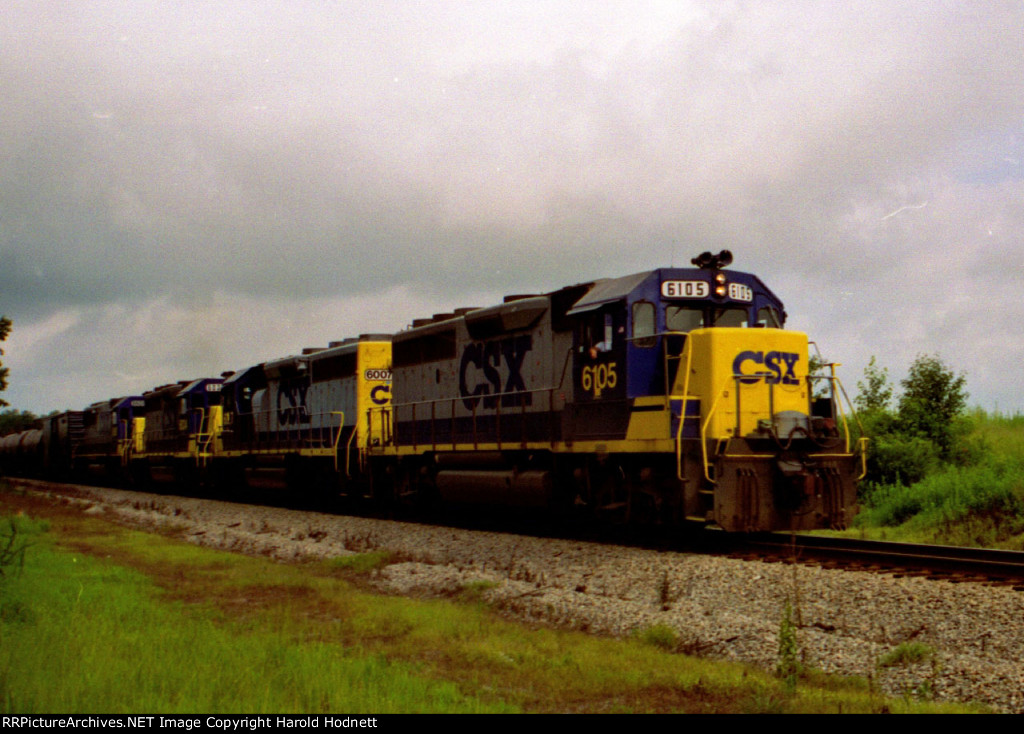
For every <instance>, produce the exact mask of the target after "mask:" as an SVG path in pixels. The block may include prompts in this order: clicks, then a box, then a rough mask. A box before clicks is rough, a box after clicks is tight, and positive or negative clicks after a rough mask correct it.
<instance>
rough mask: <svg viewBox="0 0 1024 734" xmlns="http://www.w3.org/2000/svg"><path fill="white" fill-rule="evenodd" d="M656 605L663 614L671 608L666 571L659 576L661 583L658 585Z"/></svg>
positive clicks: (669, 586)
mask: <svg viewBox="0 0 1024 734" xmlns="http://www.w3.org/2000/svg"><path fill="white" fill-rule="evenodd" d="M658 604H659V605H660V606H661V611H663V612H667V611H668V610H669V609H670V608H671V607H672V584H671V582H670V581H669V578H668V571H665V572H663V573H662V574H661V582H660V583H659V584H658Z"/></svg>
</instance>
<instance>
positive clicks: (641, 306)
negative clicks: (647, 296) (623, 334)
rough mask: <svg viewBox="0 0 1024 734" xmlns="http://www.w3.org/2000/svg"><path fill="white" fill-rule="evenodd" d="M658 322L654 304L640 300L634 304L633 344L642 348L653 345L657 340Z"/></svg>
mask: <svg viewBox="0 0 1024 734" xmlns="http://www.w3.org/2000/svg"><path fill="white" fill-rule="evenodd" d="M656 332H657V324H656V323H655V319H654V304H653V303H651V302H649V301H638V302H637V303H634V304H633V345H634V346H637V347H642V348H645V349H646V348H649V347H653V346H654V345H655V343H656V342H657V339H656V337H655V333H656Z"/></svg>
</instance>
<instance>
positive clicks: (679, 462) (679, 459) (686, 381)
mask: <svg viewBox="0 0 1024 734" xmlns="http://www.w3.org/2000/svg"><path fill="white" fill-rule="evenodd" d="M690 344H691V342H690V341H689V340H687V341H686V343H685V344H684V345H683V351H682V352H681V353H680V354H679V356H678V357H676V359H679V360H680V361H682V358H683V355H684V354H685V355H686V364H685V365H682V366H683V367H684V368H685V371H684V377H683V395H682V405H681V406H680V409H679V427H678V428H677V429H676V478H677V479H679V480H680V481H683V479H684V477H683V430H684V428H685V425H686V404H687V402H689V399H690V364H691V362H692V361H693V350H692V349H691V348H690ZM668 359H669V357H668V351H667V348H666V352H665V381H666V387H667V385H668ZM676 375H677V377H678V375H679V373H678V371H677V372H676ZM668 393H669V391H668V390H667V389H666V391H665V394H666V396H667V397H668V398H669V400H671V399H672V398H671V396H670V395H669V394H668Z"/></svg>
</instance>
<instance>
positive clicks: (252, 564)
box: [0, 493, 964, 714]
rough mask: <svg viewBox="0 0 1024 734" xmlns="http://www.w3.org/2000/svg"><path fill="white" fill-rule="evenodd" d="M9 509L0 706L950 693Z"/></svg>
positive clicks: (821, 702)
mask: <svg viewBox="0 0 1024 734" xmlns="http://www.w3.org/2000/svg"><path fill="white" fill-rule="evenodd" d="M19 511H24V512H28V513H29V514H30V515H32V516H35V517H38V518H40V520H41V521H45V522H48V523H49V527H50V530H49V532H45V533H43V532H41V533H40V534H39V535H38V536H37V537H38V542H37V543H36V544H35V545H34V546H32V547H31V548H29V549H28V552H27V553H26V554H25V558H24V568H23V571H22V572H21V573H20V574H11V575H8V576H7V577H5V578H4V579H3V580H2V581H0V583H2V584H3V586H2V588H0V592H2V593H0V643H2V644H0V711H2V712H3V713H98V712H106V713H147V714H153V713H190V712H196V711H203V712H211V713H222V712H236V713H237V712H244V713H250V714H260V713H285V712H303V713H325V712H337V713H378V714H383V713H390V712H446V713H447V712H450V713H494V712H518V711H527V712H529V711H538V712H703V713H710V712H734V713H735V712H765V711H780V712H825V711H844V712H854V711H860V712H879V711H941V710H964V708H963V707H952V708H950V707H937V706H934V705H931V704H928V705H921V704H919V703H917V702H912V701H902V700H895V701H894V700H888V699H884V698H882V697H881V696H879V695H878V694H877V693H875V692H873V691H871V690H870V689H869V688H868V687H867V686H865V685H864V684H863V683H858V682H856V681H853V682H850V681H845V680H842V679H836V678H831V677H825V676H821V675H819V676H817V677H807V678H804V679H802V680H801V685H800V686H799V688H798V689H796V690H793V691H787V690H786V689H785V688H784V686H783V685H782V683H781V682H780V681H778V680H777V679H776V678H775V677H773V676H772V675H771V674H770V673H768V672H763V671H758V670H755V669H753V668H749V667H745V666H741V665H736V664H726V663H715V662H711V661H707V660H701V659H696V658H690V657H687V656H685V655H680V654H674V653H671V652H668V651H666V650H665V649H663V647H662V646H661V645H660V644H659V643H651V642H650V641H648V643H646V644H645V642H643V641H641V640H613V639H607V638H599V637H595V636H590V635H585V634H582V633H574V632H568V631H559V630H552V629H546V628H531V627H528V626H524V625H520V624H515V623H512V622H509V621H507V620H504V619H502V618H500V616H499V615H498V614H497V613H496V612H495V611H494V610H492V609H490V608H489V607H488V606H487V605H486V604H483V603H481V602H480V595H481V594H482V592H483V591H486V589H471V590H467V591H468V592H469V593H468V594H465V595H463V594H459V595H456V596H455V598H453V600H451V601H445V600H440V601H438V600H431V601H424V600H416V599H407V598H401V597H390V596H381V595H377V594H373V593H369V591H368V586H367V583H366V580H367V577H368V574H369V573H370V572H371V571H369V570H367V569H373V568H377V567H379V565H380V564H382V563H386V559H384V558H381V557H379V556H375V555H374V554H366V555H367V556H368V557H369V558H371V559H372V562H370V561H369V560H364V561H360V562H354V561H353V562H345V563H339V562H337V561H329V562H319V563H309V564H281V563H274V562H272V561H270V560H268V559H264V558H252V557H246V556H240V555H234V554H229V553H224V552H218V551H213V550H209V549H204V548H199V547H196V546H192V545H188V544H186V543H183V542H180V541H178V540H176V539H174V538H168V537H162V536H159V535H154V534H147V533H141V532H136V531H131V530H127V529H124V528H121V527H118V526H116V525H114V524H112V523H110V522H108V521H105V520H104V519H103V518H102V517H97V516H90V517H86V516H83V515H81V514H79V513H78V512H77V511H73V510H71V509H69V508H67V507H62V506H54V505H49V504H46V503H44V502H43V501H41V500H37V499H34V498H32V497H29V496H19V495H14V494H10V493H8V494H0V514H6V515H11V514H14V513H16V512H19ZM40 527H41V526H40ZM351 558H357V557H355V556H353V557H351ZM467 602H469V603H467ZM654 637H655V638H657V639H660V637H661V636H660V635H659V634H655V635H654Z"/></svg>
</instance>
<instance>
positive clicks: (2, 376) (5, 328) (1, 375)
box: [0, 316, 11, 408]
mask: <svg viewBox="0 0 1024 734" xmlns="http://www.w3.org/2000/svg"><path fill="white" fill-rule="evenodd" d="M10 333H11V320H10V319H9V318H7V317H6V316H0V342H2V341H4V340H5V339H6V338H7V335H8V334H10ZM3 354H4V350H3V349H0V357H2V356H3ZM8 372H9V370H8V368H7V367H4V363H3V362H0V392H3V391H4V390H6V389H7V373H8ZM8 405H10V403H8V402H7V401H5V400H4V399H3V398H0V408H3V407H6V406H8Z"/></svg>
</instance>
